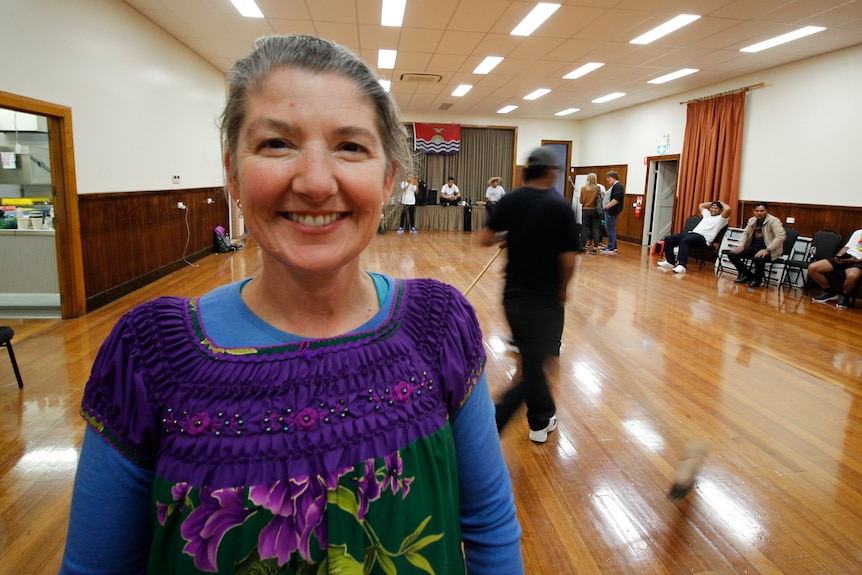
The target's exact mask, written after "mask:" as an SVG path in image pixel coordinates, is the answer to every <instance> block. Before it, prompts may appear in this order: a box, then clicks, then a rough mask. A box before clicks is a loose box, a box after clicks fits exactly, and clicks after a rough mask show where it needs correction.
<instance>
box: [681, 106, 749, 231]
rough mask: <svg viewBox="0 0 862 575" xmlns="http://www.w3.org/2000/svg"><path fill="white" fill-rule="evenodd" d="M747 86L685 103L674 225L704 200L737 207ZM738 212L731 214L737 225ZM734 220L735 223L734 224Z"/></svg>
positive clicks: (682, 224)
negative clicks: (723, 94) (686, 104)
mask: <svg viewBox="0 0 862 575" xmlns="http://www.w3.org/2000/svg"><path fill="white" fill-rule="evenodd" d="M745 94H746V90H743V91H741V92H738V93H736V94H729V95H727V96H718V97H715V98H710V99H709V100H703V101H699V102H692V103H691V104H689V105H688V109H687V111H686V120H685V137H684V139H683V142H684V144H683V148H682V158H681V160H680V169H679V178H678V182H677V201H676V204H675V205H674V209H673V229H674V230H676V231H681V230H682V229H683V227H684V226H685V219H686V218H687V217H689V216H691V215H692V214H696V213H697V206H698V205H700V204H701V203H703V202H711V201H713V200H721V201H722V202H724V203H725V204H728V205H729V206H731V207H733V209H734V211H736V207H737V202H738V200H739V172H740V166H741V165H742V128H743V123H744V119H745ZM738 221H739V214H732V215H731V216H730V222H731V224H730V225H738ZM734 222H737V224H734Z"/></svg>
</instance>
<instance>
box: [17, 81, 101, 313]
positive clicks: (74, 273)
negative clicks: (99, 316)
mask: <svg viewBox="0 0 862 575" xmlns="http://www.w3.org/2000/svg"><path fill="white" fill-rule="evenodd" d="M0 108H8V109H10V110H14V111H16V112H26V113H28V114H36V115H39V116H45V117H46V118H47V120H48V148H49V153H50V157H51V185H52V187H53V189H54V193H53V202H54V229H55V230H56V231H55V234H54V241H55V243H56V246H57V266H58V275H59V283H60V314H61V315H62V317H63V319H70V318H74V317H80V316H82V315H85V314H86V313H87V303H86V291H85V290H84V255H83V249H82V246H81V223H80V217H79V214H78V187H77V184H76V175H75V145H74V139H73V138H72V109H71V108H68V107H66V106H61V105H59V104H52V103H50V102H43V101H42V100H35V99H33V98H27V97H25V96H18V95H16V94H11V93H9V92H3V91H0Z"/></svg>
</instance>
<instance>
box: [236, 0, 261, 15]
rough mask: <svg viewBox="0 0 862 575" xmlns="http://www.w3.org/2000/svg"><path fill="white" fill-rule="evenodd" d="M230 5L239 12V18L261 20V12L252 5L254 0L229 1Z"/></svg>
mask: <svg viewBox="0 0 862 575" xmlns="http://www.w3.org/2000/svg"><path fill="white" fill-rule="evenodd" d="M230 1H231V3H232V4H233V5H234V6H235V7H236V9H237V10H239V13H240V15H241V16H245V17H246V18H263V12H261V11H260V8H258V7H257V4H255V3H254V0H230Z"/></svg>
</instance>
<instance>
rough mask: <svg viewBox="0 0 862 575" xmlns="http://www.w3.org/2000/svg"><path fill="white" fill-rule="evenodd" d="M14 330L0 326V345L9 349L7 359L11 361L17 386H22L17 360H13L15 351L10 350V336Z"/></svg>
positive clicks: (13, 333)
mask: <svg viewBox="0 0 862 575" xmlns="http://www.w3.org/2000/svg"><path fill="white" fill-rule="evenodd" d="M14 335H15V332H14V331H13V330H12V328H11V327H8V326H5V325H4V326H0V347H5V348H6V349H7V350H9V359H10V360H11V361H12V369H13V370H15V378H16V379H18V388H19V389H21V388H23V387H24V382H23V381H21V372H20V371H18V362H17V361H15V352H14V351H12V336H14Z"/></svg>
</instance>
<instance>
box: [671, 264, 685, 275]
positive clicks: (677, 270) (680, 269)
mask: <svg viewBox="0 0 862 575" xmlns="http://www.w3.org/2000/svg"><path fill="white" fill-rule="evenodd" d="M673 273H675V274H684V273H685V266H682V265H679V266H676V267H675V268H673Z"/></svg>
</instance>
